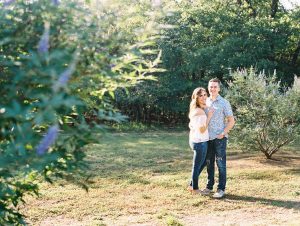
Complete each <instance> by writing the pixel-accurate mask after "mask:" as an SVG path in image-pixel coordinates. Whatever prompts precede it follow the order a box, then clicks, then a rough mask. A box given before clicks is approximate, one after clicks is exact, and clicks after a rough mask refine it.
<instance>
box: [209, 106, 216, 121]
mask: <svg viewBox="0 0 300 226" xmlns="http://www.w3.org/2000/svg"><path fill="white" fill-rule="evenodd" d="M214 112H215V109H214V108H213V107H210V108H209V109H208V112H207V119H208V120H210V119H211V117H212V116H213V114H214Z"/></svg>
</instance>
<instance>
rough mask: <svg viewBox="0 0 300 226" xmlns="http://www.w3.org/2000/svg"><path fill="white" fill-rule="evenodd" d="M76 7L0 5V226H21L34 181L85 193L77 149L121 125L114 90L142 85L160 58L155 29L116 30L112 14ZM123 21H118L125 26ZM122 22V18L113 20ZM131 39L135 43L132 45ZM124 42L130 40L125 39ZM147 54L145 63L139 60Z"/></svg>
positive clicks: (41, 0) (42, 2)
mask: <svg viewBox="0 0 300 226" xmlns="http://www.w3.org/2000/svg"><path fill="white" fill-rule="evenodd" d="M92 6H93V3H92V2H91V3H89V4H88V3H85V2H83V1H65V2H60V1H48V0H39V1H22V0H18V1H7V2H5V3H3V4H1V5H0V7H1V11H0V18H1V19H0V62H1V63H0V73H1V78H0V85H1V91H0V93H1V102H0V114H1V117H0V138H1V140H0V224H1V225H6V224H25V222H24V221H23V216H22V215H21V214H20V213H19V210H18V206H19V204H20V203H22V202H24V196H25V195H26V194H32V195H37V194H38V193H39V186H38V183H39V181H40V179H45V180H47V181H49V182H52V181H53V180H55V179H57V178H62V179H65V180H68V181H71V182H73V183H77V184H79V185H81V186H83V187H84V188H86V189H87V187H86V185H85V182H84V181H82V180H80V179H79V178H78V177H79V175H80V174H81V172H82V170H84V169H85V168H86V165H85V163H84V161H83V160H84V158H85V153H84V151H83V147H84V146H85V145H86V144H88V143H90V142H91V141H95V140H94V138H93V136H94V135H95V133H98V132H99V131H100V129H102V126H101V125H100V124H96V123H93V122H90V121H88V122H87V121H86V119H87V118H88V117H87V116H88V115H89V114H90V112H91V111H92V114H93V116H94V117H96V118H97V120H98V121H118V122H119V121H122V120H124V116H122V115H121V114H120V113H119V112H117V111H116V110H115V109H114V107H113V106H112V105H111V101H112V99H113V97H114V93H113V91H114V90H115V89H116V88H118V87H122V88H124V89H125V88H126V87H129V86H131V85H135V84H137V83H138V82H139V81H141V80H145V79H149V78H151V76H149V77H147V75H148V74H151V73H153V72H155V70H156V69H155V66H157V64H158V62H159V59H158V58H156V56H155V53H157V52H155V51H151V42H147V40H150V39H151V37H152V35H153V33H155V28H153V27H149V29H150V30H152V31H153V32H152V33H148V31H147V30H146V29H144V30H143V26H140V32H144V35H143V37H139V38H137V37H136V34H133V33H132V34H131V36H130V37H127V36H128V35H129V34H128V33H126V32H123V30H122V29H121V28H119V27H118V26H116V25H117V23H113V19H112V18H113V16H114V13H113V12H112V9H111V10H107V9H106V8H100V9H98V10H95V8H92ZM125 19H126V17H123V20H125ZM120 20H122V18H120ZM132 37H136V38H135V39H131V38H132ZM129 40H130V41H129ZM147 51H148V52H151V59H146V58H144V55H145V54H146V53H145V52H147Z"/></svg>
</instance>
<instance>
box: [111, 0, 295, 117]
mask: <svg viewBox="0 0 300 226" xmlns="http://www.w3.org/2000/svg"><path fill="white" fill-rule="evenodd" d="M162 7H163V9H164V10H165V11H168V12H169V13H167V14H165V16H164V17H163V18H162V19H161V23H162V24H165V25H168V26H169V27H172V28H168V29H164V30H163V31H162V37H161V39H159V40H158V42H156V44H157V47H158V48H159V49H161V50H162V58H161V60H162V64H161V65H160V66H161V67H162V68H164V69H166V71H165V72H163V73H159V74H157V81H156V82H153V81H147V82H143V83H141V84H139V85H137V86H135V87H133V88H130V89H129V95H127V94H125V92H122V90H118V91H117V92H116V104H117V107H118V108H119V109H121V111H122V112H123V113H124V114H126V115H128V116H129V117H130V120H132V121H139V122H145V123H153V122H159V123H178V122H185V121H186V120H187V114H186V112H187V111H188V102H189V100H190V94H191V92H192V90H193V89H194V88H195V87H197V86H204V87H206V86H207V81H208V80H209V79H210V78H212V77H218V78H219V79H221V81H223V84H224V85H225V86H226V84H227V81H230V80H231V79H232V76H231V72H234V71H235V70H237V69H239V68H250V67H254V68H256V70H257V71H264V72H265V74H266V75H267V76H268V75H273V73H274V71H275V72H276V79H277V81H280V82H281V85H282V87H283V86H291V84H292V83H293V80H294V76H295V75H298V76H299V75H300V60H299V52H300V39H299V37H300V26H299V18H300V8H299V7H298V8H294V9H293V10H286V9H285V8H284V7H283V6H282V5H281V3H280V1H278V0H268V1H254V0H249V1H248V0H247V1H246V0H237V1H230V0H225V1H223V0H222V1H220V0H213V1H201V0H198V1H164V2H163V4H162ZM165 27H166V26H165Z"/></svg>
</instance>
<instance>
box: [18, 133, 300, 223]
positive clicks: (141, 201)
mask: <svg viewBox="0 0 300 226" xmlns="http://www.w3.org/2000/svg"><path fill="white" fill-rule="evenodd" d="M187 139H188V133H187V132H182V131H181V132H178V131H175V132H166V131H162V132H158V131H152V132H126V133H113V134H106V135H103V136H102V137H100V138H99V144H93V145H89V146H88V147H87V148H86V151H87V155H88V157H87V161H88V163H89V165H90V168H91V170H90V171H89V172H87V174H91V175H92V177H91V181H90V184H89V187H90V190H89V192H88V193H86V192H85V191H84V190H83V189H80V188H78V187H76V186H75V185H71V184H65V185H64V186H59V185H55V186H52V185H51V186H50V185H49V184H46V183H44V184H42V185H41V189H42V194H41V196H40V197H39V198H32V197H26V201H27V205H25V206H24V207H23V209H22V212H23V213H24V214H25V215H26V216H27V217H26V220H27V222H28V223H29V224H30V225H90V226H92V225H199V222H202V223H201V225H212V224H213V225H244V224H248V225H249V222H251V223H253V224H254V225H297V224H298V223H299V222H300V168H299V166H300V155H299V154H297V151H299V150H294V149H293V151H291V150H290V149H288V150H287V151H282V152H281V153H280V152H279V153H278V154H277V155H276V156H274V157H276V158H277V161H273V160H266V159H265V158H264V156H263V155H262V154H261V153H254V154H253V153H242V152H239V151H237V150H232V149H231V147H230V145H229V148H228V162H227V167H228V173H227V174H228V181H227V183H228V184H227V190H226V192H227V195H226V198H225V199H222V200H215V199H212V198H211V197H204V196H200V195H191V194H189V193H188V192H187V191H186V187H187V184H188V181H189V178H190V170H191V161H192V154H193V153H192V151H191V150H189V147H188V143H187ZM205 178H206V173H205V172H204V173H203V175H202V176H201V179H200V185H201V187H204V186H205V180H206V179H205Z"/></svg>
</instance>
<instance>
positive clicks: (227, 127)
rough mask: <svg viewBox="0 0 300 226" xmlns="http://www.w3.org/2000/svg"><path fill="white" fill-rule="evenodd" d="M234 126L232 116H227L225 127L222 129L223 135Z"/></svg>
mask: <svg viewBox="0 0 300 226" xmlns="http://www.w3.org/2000/svg"><path fill="white" fill-rule="evenodd" d="M234 124H235V119H234V117H233V116H228V117H227V126H226V127H225V129H224V133H225V134H228V133H229V131H230V130H231V129H232V128H233V126H234Z"/></svg>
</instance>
